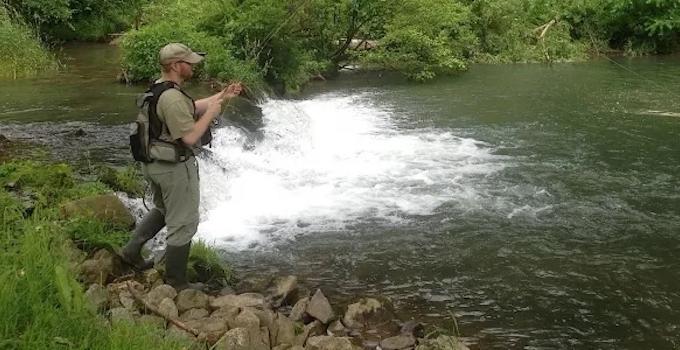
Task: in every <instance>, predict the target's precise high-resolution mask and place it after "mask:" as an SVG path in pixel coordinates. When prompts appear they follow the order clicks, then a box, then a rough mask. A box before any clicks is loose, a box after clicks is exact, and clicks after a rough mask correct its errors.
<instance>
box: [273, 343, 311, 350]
mask: <svg viewBox="0 0 680 350" xmlns="http://www.w3.org/2000/svg"><path fill="white" fill-rule="evenodd" d="M291 347H292V345H290V344H281V345H277V346H275V347H273V348H272V350H289V349H290V348H291ZM301 349H303V350H304V348H301Z"/></svg>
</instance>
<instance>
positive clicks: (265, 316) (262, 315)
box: [244, 308, 276, 328]
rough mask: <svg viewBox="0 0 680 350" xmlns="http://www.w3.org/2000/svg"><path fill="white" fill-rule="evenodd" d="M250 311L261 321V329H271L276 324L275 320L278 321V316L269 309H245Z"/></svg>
mask: <svg viewBox="0 0 680 350" xmlns="http://www.w3.org/2000/svg"><path fill="white" fill-rule="evenodd" d="M244 309H248V310H250V311H251V312H252V313H254V314H255V316H257V318H258V319H259V320H260V326H261V327H267V328H271V327H272V325H273V324H274V320H275V319H276V314H275V313H274V312H273V311H272V310H269V309H264V310H260V309H255V308H244Z"/></svg>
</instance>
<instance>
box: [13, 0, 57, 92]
mask: <svg viewBox="0 0 680 350" xmlns="http://www.w3.org/2000/svg"><path fill="white" fill-rule="evenodd" d="M0 53H1V54H2V57H3V64H2V65H1V66H0V78H10V79H17V78H21V77H27V76H33V75H36V74H38V73H40V72H43V71H47V70H54V69H56V68H57V63H56V62H57V61H56V59H55V57H54V56H53V55H52V54H51V53H49V51H48V50H47V49H46V48H45V47H44V46H43V45H42V43H41V41H40V38H39V37H38V36H37V35H36V33H35V32H34V31H33V29H32V28H31V27H30V26H28V25H27V24H26V23H25V22H23V20H21V19H19V18H18V16H15V15H14V14H13V13H12V12H11V11H10V10H9V9H8V8H7V7H6V6H5V5H4V4H2V3H0Z"/></svg>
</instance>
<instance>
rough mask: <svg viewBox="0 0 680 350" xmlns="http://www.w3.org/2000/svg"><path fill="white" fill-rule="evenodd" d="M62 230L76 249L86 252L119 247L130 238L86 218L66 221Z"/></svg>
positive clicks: (125, 234)
mask: <svg viewBox="0 0 680 350" xmlns="http://www.w3.org/2000/svg"><path fill="white" fill-rule="evenodd" d="M63 230H64V233H66V235H67V236H68V237H69V238H70V239H71V240H72V241H73V242H74V243H75V244H76V245H77V246H78V248H80V249H82V250H84V251H88V252H91V251H94V250H96V249H100V248H117V247H121V246H123V245H124V244H125V242H127V240H128V238H129V237H130V234H129V233H128V232H126V231H119V230H116V229H115V228H112V227H110V226H108V225H106V224H105V223H103V222H101V221H97V220H93V219H87V218H78V219H72V220H69V221H66V222H65V223H64V224H63Z"/></svg>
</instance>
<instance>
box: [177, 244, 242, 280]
mask: <svg viewBox="0 0 680 350" xmlns="http://www.w3.org/2000/svg"><path fill="white" fill-rule="evenodd" d="M187 275H188V278H189V279H190V280H192V281H200V282H203V283H207V284H209V285H214V286H216V287H223V286H224V285H226V284H233V283H234V281H235V277H234V273H233V272H232V271H231V269H230V268H229V267H228V266H227V265H225V264H224V263H223V262H222V259H221V258H220V256H219V254H218V252H217V251H216V250H215V249H214V248H212V247H210V246H209V245H208V244H206V243H205V242H204V241H200V240H199V241H196V242H193V243H192V244H191V252H190V253H189V269H188V271H187Z"/></svg>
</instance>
